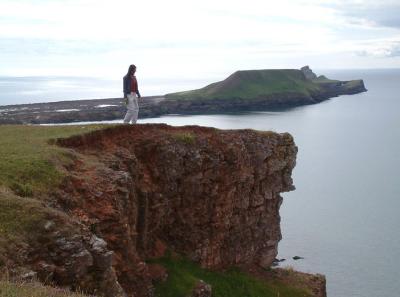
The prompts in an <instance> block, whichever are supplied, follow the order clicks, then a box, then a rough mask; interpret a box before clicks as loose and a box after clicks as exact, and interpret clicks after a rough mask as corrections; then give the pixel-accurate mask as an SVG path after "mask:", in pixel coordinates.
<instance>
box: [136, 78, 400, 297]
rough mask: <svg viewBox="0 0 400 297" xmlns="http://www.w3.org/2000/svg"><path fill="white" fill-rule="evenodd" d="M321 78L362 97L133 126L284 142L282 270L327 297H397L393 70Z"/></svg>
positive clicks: (398, 190)
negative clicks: (287, 184) (256, 134)
mask: <svg viewBox="0 0 400 297" xmlns="http://www.w3.org/2000/svg"><path fill="white" fill-rule="evenodd" d="M325 73H326V74H327V75H328V76H330V77H334V78H338V79H352V78H363V79H364V81H365V84H366V87H367V88H368V92H366V93H362V94H358V95H352V96H341V97H337V98H333V99H331V100H328V101H325V102H323V103H320V104H316V105H311V106H304V107H300V108H295V109H291V110H288V111H284V112H256V113H247V114H246V113H244V114H234V115H204V116H167V117H162V118H158V119H146V120H142V121H141V122H143V123H144V122H147V123H149V122H164V123H168V124H172V125H187V124H191V125H206V126H213V127H218V128H226V129H239V128H253V129H260V130H274V131H277V132H286V131H287V132H290V133H291V134H292V135H293V136H294V138H295V141H296V144H297V146H298V147H299V153H298V158H297V165H296V168H295V170H294V172H293V179H294V183H295V185H296V188H297V189H296V190H295V191H293V192H290V193H285V194H284V195H283V197H284V202H283V204H282V207H281V218H282V221H281V225H282V234H283V240H282V241H281V243H280V245H279V258H286V259H287V260H286V261H285V262H283V263H282V265H283V266H292V267H294V268H295V269H298V270H301V271H305V272H313V273H321V274H325V275H326V277H327V290H328V296H329V297H376V296H379V297H393V296H400V282H399V277H400V272H399V271H400V70H390V71H387V70H386V71H383V70H379V71H378V70H374V71H336V72H325ZM296 255H297V256H302V257H304V259H303V260H297V261H294V260H291V258H292V257H293V256H296Z"/></svg>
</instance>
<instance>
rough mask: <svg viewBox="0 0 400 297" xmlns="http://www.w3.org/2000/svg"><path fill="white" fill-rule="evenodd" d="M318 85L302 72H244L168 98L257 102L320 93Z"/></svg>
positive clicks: (274, 70)
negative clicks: (282, 95) (270, 97)
mask: <svg viewBox="0 0 400 297" xmlns="http://www.w3.org/2000/svg"><path fill="white" fill-rule="evenodd" d="M319 90H320V86H319V85H318V83H316V82H313V81H311V80H307V79H306V77H305V76H304V74H303V72H302V71H301V70H296V69H272V70H243V71H237V72H235V73H233V74H232V75H230V76H229V77H228V78H226V79H225V80H223V81H220V82H216V83H213V84H210V85H208V86H206V87H204V88H201V89H197V90H192V91H186V92H178V93H171V94H167V95H166V97H167V98H168V99H213V98H219V99H230V98H243V99H253V98H259V97H263V96H265V95H271V94H279V93H299V94H304V95H310V94H311V93H315V92H318V91H319Z"/></svg>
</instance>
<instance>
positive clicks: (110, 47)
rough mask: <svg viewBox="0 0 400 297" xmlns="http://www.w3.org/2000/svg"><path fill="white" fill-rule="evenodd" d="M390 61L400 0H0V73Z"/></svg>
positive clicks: (149, 71)
mask: <svg viewBox="0 0 400 297" xmlns="http://www.w3.org/2000/svg"><path fill="white" fill-rule="evenodd" d="M130 63H135V64H136V65H137V66H138V76H139V74H140V75H141V77H144V78H161V79H162V78H164V79H167V78H168V79H196V78H200V77H210V78H213V77H224V76H225V75H227V74H229V73H231V72H233V71H235V70H238V69H264V68H299V67H301V66H303V65H307V64H308V65H310V66H311V67H313V68H317V69H324V68H386V67H398V68H400V1H399V0H393V1H387V0H380V1H376V0H375V1H369V0H367V1H362V0H358V1H357V0H346V1H342V0H323V1H322V0H310V1H302V0H279V1H268V0H246V1H243V0H240V1H234V0H201V1H200V0H197V1H191V0H182V1H181V0H168V1H166V0H163V1H151V0H142V1H134V0H113V1H101V0H97V1H93V0H0V75H13V76H27V75H73V76H99V77H108V78H112V77H116V78H118V79H119V78H120V76H121V74H123V73H124V72H126V70H127V67H128V65H129V64H130Z"/></svg>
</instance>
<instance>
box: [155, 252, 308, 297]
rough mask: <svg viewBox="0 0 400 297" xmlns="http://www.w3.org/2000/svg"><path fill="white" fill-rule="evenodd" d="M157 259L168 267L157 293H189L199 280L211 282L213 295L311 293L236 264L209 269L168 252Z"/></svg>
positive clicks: (165, 296) (161, 296)
mask: <svg viewBox="0 0 400 297" xmlns="http://www.w3.org/2000/svg"><path fill="white" fill-rule="evenodd" d="M157 262H158V264H161V265H162V266H164V267H165V268H166V269H167V271H168V279H167V280H166V281H165V282H159V283H158V284H157V286H156V296H157V297H186V296H190V293H191V291H192V290H193V288H194V286H195V284H196V282H197V281H198V280H203V281H204V282H206V283H208V284H210V285H211V287H212V296H213V297H226V296H229V297H259V296H263V297H269V296H270V297H276V296H280V297H299V296H304V297H307V296H312V295H311V293H310V292H309V291H308V290H307V289H305V288H296V287H294V286H291V285H288V284H287V283H284V282H282V281H279V280H274V279H271V280H270V281H265V280H260V279H257V278H255V277H253V276H250V275H248V274H247V273H244V272H241V271H240V270H238V269H235V268H233V269H230V270H228V271H224V272H218V271H210V270H206V269H202V268H201V267H200V266H199V265H198V264H195V263H193V262H191V261H189V260H187V259H185V258H182V257H171V256H167V257H164V258H162V259H159V260H157Z"/></svg>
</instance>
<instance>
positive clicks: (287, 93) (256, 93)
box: [166, 66, 366, 113]
mask: <svg viewBox="0 0 400 297" xmlns="http://www.w3.org/2000/svg"><path fill="white" fill-rule="evenodd" d="M365 91H366V88H365V86H364V82H363V81H362V80H351V81H339V80H331V79H327V78H326V77H325V76H319V77H317V75H316V74H315V73H314V72H313V71H312V70H311V69H310V68H309V67H308V66H304V67H303V68H301V69H300V70H296V69H273V70H245V71H237V72H235V73H233V74H232V75H230V76H229V77H228V78H226V79H225V80H223V81H220V82H216V83H213V84H210V85H208V86H206V87H204V88H201V89H197V90H193V91H186V92H178V93H171V94H167V95H166V98H167V99H169V101H170V102H168V103H169V105H170V106H174V107H173V108H172V109H174V110H177V111H178V113H186V112H188V113H190V112H191V111H192V112H202V113H204V112H206V110H209V111H212V112H223V111H245V110H269V109H277V108H289V107H295V106H300V105H307V104H314V103H318V102H321V101H324V100H327V99H329V98H332V97H336V96H339V95H345V94H356V93H361V92H365Z"/></svg>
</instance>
